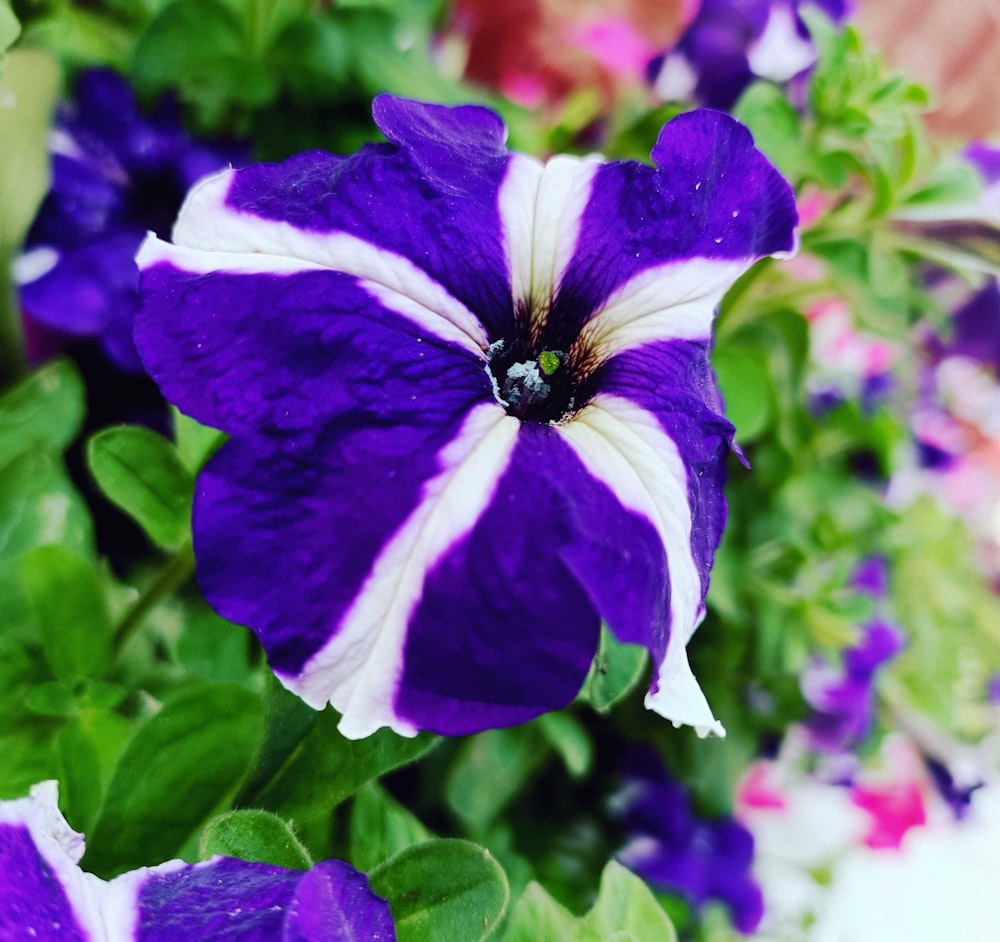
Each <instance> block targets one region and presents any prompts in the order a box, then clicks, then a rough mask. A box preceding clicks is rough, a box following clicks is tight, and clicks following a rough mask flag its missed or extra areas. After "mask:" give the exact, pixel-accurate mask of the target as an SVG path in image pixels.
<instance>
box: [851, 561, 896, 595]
mask: <svg viewBox="0 0 1000 942" xmlns="http://www.w3.org/2000/svg"><path fill="white" fill-rule="evenodd" d="M849 584H850V586H851V588H852V589H854V590H856V591H857V592H862V593H864V594H865V595H867V596H868V597H869V598H872V599H876V600H879V599H884V598H885V597H886V596H887V595H888V594H889V561H888V560H887V559H886V558H885V557H884V556H877V555H873V556H866V557H865V558H864V559H863V560H861V562H860V563H858V565H857V566H855V567H854V572H852V573H851V578H850V581H849Z"/></svg>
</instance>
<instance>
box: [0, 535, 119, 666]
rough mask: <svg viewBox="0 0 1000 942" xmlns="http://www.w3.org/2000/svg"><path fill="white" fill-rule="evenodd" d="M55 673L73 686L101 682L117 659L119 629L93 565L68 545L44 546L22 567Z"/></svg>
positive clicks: (27, 593) (24, 585) (26, 558)
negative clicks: (89, 680)
mask: <svg viewBox="0 0 1000 942" xmlns="http://www.w3.org/2000/svg"><path fill="white" fill-rule="evenodd" d="M19 568H20V575H21V585H22V588H23V590H24V594H25V597H26V598H27V600H28V604H29V605H30V607H31V609H32V610H33V612H34V614H35V619H36V621H37V624H38V629H39V633H40V635H41V639H42V646H43V648H44V650H45V657H46V659H47V660H48V662H49V665H50V666H51V668H52V672H53V673H54V674H55V676H56V677H58V678H59V679H60V680H61V681H63V682H64V683H66V684H69V685H72V684H73V683H75V682H76V681H77V680H79V679H81V678H87V677H89V678H94V679H99V678H101V677H103V676H104V673H105V671H106V670H107V669H108V666H109V664H110V661H111V640H112V633H113V626H112V624H111V614H110V612H109V611H108V606H107V601H106V599H105V597H104V590H103V587H102V585H101V582H100V579H99V578H98V576H97V572H96V571H95V569H94V567H93V564H92V563H91V562H90V561H89V560H87V559H85V558H84V557H82V556H80V555H79V553H76V552H74V551H73V550H70V549H67V548H66V547H64V546H58V545H56V546H40V547H38V548H37V549H34V550H32V551H31V552H30V553H27V554H25V555H24V556H23V557H22V558H21V561H20V564H19Z"/></svg>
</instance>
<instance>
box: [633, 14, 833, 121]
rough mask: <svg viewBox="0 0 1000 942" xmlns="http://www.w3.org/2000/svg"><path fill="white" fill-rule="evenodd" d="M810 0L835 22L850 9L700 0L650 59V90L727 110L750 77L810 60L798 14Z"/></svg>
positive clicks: (789, 72) (771, 75)
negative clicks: (667, 45) (675, 37)
mask: <svg viewBox="0 0 1000 942" xmlns="http://www.w3.org/2000/svg"><path fill="white" fill-rule="evenodd" d="M810 4H811V5H813V6H815V7H818V8H819V9H820V10H821V11H822V12H823V13H825V14H826V15H827V16H828V17H829V18H830V19H832V20H833V21H834V22H835V23H840V22H842V21H843V20H844V19H846V17H847V15H848V14H849V12H850V4H849V2H848V0H702V4H701V6H700V7H699V9H698V13H697V14H696V15H695V18H694V19H693V20H692V21H691V23H690V25H689V26H688V28H687V29H686V30H685V32H684V35H683V36H681V38H680V40H679V41H678V42H677V45H676V46H674V48H673V49H671V50H669V51H668V52H666V53H664V54H663V55H661V56H658V57H657V58H655V59H653V61H652V62H651V63H650V65H649V69H648V75H649V79H650V81H651V83H652V85H653V88H654V90H655V91H656V92H657V93H658V94H659V96H660V97H661V98H662V99H664V100H665V101H695V102H697V103H698V104H701V105H707V106H709V107H711V108H721V109H723V110H727V111H728V110H729V109H730V108H732V107H733V105H734V104H736V100H737V99H738V98H739V97H740V95H741V94H742V93H743V91H744V89H746V87H747V86H748V85H749V84H750V83H751V82H752V81H753V80H754V79H757V78H764V79H770V80H771V81H774V82H787V81H789V80H790V79H793V78H794V77H796V76H797V75H800V74H801V73H803V72H804V71H805V70H806V69H808V68H809V67H810V66H812V65H813V64H814V63H815V61H816V50H815V48H814V47H813V43H812V40H811V39H810V36H809V31H808V29H807V28H806V25H805V23H804V22H803V20H802V17H801V16H800V15H799V13H800V10H801V9H802V8H803V7H806V6H808V5H810Z"/></svg>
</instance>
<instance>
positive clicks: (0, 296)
mask: <svg viewBox="0 0 1000 942" xmlns="http://www.w3.org/2000/svg"><path fill="white" fill-rule="evenodd" d="M27 371H28V361H27V351H26V349H25V345H24V330H23V328H22V322H21V311H20V308H19V307H18V304H17V295H16V293H15V291H14V284H13V281H12V279H11V276H10V259H9V258H8V257H7V254H6V253H5V252H2V251H0V389H3V388H6V387H7V386H10V385H12V384H13V383H14V382H16V381H17V380H19V379H20V378H21V377H22V376H24V375H25V373H27Z"/></svg>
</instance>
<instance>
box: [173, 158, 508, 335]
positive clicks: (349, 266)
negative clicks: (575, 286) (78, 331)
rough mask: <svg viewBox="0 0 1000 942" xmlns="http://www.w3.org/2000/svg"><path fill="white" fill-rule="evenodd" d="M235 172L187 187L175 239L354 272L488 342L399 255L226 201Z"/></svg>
mask: <svg viewBox="0 0 1000 942" xmlns="http://www.w3.org/2000/svg"><path fill="white" fill-rule="evenodd" d="M238 172H239V171H237V170H222V171H220V172H219V173H217V174H213V175H212V176H210V177H206V178H205V179H204V180H202V181H201V182H200V183H198V184H197V185H196V186H195V187H194V188H193V189H192V190H191V192H190V193H189V194H188V196H187V199H185V201H184V205H183V206H182V207H181V209H180V213H179V215H178V217H177V222H176V224H175V225H174V230H173V241H174V243H175V244H176V245H178V246H184V247H186V248H191V249H201V250H203V251H206V252H221V253H236V254H243V253H246V254H257V253H259V254H263V255H269V256H282V257H285V258H290V259H299V260H300V261H302V262H308V263H312V264H314V265H317V266H320V267H322V268H330V269H333V270H334V271H341V272H344V273H346V274H348V275H355V276H356V277H358V278H364V279H367V280H369V281H373V282H375V283H376V284H379V285H382V286H383V287H384V288H387V289H389V290H390V291H394V292H396V293H398V294H400V295H403V296H404V297H408V298H411V299H412V300H414V301H415V302H417V303H418V304H420V305H421V306H423V307H425V308H427V309H428V310H429V311H433V312H434V313H435V314H437V315H439V316H440V317H441V318H443V319H444V320H446V321H448V322H449V323H451V324H452V325H453V326H454V327H456V328H457V329H458V330H459V331H461V332H462V333H464V334H466V335H467V336H468V338H469V339H470V340H471V341H472V342H473V343H475V344H476V346H477V347H478V348H479V350H480V351H482V350H485V349H486V348H487V346H489V340H488V339H487V336H486V328H485V327H483V325H482V323H481V322H480V320H479V318H478V317H476V315H475V314H473V313H472V311H470V310H469V309H468V308H467V307H466V306H465V305H464V304H463V303H462V302H461V301H459V300H458V299H457V298H455V297H454V296H453V295H452V294H451V293H450V292H449V291H448V290H447V289H446V288H445V287H444V286H443V285H441V284H439V283H438V282H437V281H435V280H434V279H433V278H431V277H430V275H428V274H427V273H426V272H425V271H422V270H421V269H420V268H418V267H417V266H416V265H414V264H413V262H411V261H410V260H409V259H406V258H404V257H403V256H402V255H398V254H397V253H395V252H390V251H388V250H387V249H382V248H379V247H378V246H376V245H373V244H372V243H371V242H366V241H365V240H364V239H359V238H357V237H356V236H352V235H347V234H346V233H343V232H328V233H322V232H309V231H308V230H305V229H299V228H297V227H296V226H293V225H291V224H290V223H287V222H280V221H278V220H273V219H265V218H262V217H260V216H256V215H254V214H253V213H242V212H239V211H238V210H236V209H233V208H232V207H231V206H228V205H227V204H226V196H227V195H228V193H229V189H230V186H231V185H232V182H233V179H234V177H235V175H236V174H237V173H238Z"/></svg>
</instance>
